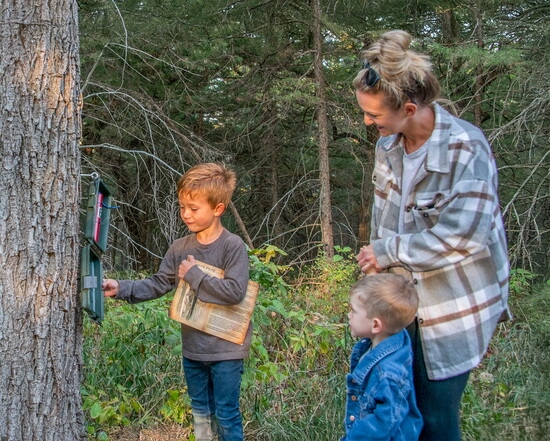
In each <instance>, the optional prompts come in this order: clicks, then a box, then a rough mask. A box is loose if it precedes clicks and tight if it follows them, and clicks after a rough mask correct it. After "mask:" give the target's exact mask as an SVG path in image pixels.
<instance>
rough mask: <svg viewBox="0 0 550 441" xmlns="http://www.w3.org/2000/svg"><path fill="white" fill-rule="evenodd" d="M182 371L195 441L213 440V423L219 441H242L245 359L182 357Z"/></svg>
mask: <svg viewBox="0 0 550 441" xmlns="http://www.w3.org/2000/svg"><path fill="white" fill-rule="evenodd" d="M183 370H184V372H185V381H186V383H187V390H188V392H189V396H190V397H191V407H192V408H193V419H194V429H195V438H196V441H210V440H212V439H213V436H214V435H213V432H214V431H213V430H212V425H213V424H214V423H216V424H215V427H216V429H217V432H218V436H219V439H220V441H242V440H243V425H242V417H241V411H240V408H239V395H240V389H241V376H242V373H243V360H226V361H195V360H189V359H188V358H185V357H183ZM214 420H215V421H214Z"/></svg>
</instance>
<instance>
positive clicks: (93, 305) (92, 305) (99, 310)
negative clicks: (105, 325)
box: [80, 245, 104, 323]
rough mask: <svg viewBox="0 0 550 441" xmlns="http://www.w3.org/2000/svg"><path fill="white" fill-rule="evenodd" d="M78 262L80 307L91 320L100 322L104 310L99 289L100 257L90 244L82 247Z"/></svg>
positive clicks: (100, 278)
mask: <svg viewBox="0 0 550 441" xmlns="http://www.w3.org/2000/svg"><path fill="white" fill-rule="evenodd" d="M80 264H81V267H80V293H81V299H82V308H83V309H84V310H85V311H86V312H87V313H88V315H89V316H90V317H91V319H92V320H94V321H96V322H97V323H101V321H102V320H103V311H104V306H103V305H104V302H103V291H102V290H101V283H102V282H103V269H102V267H101V260H100V257H99V256H98V255H97V254H96V253H95V252H94V249H93V247H92V246H91V245H86V246H85V247H84V248H82V254H81V257H80Z"/></svg>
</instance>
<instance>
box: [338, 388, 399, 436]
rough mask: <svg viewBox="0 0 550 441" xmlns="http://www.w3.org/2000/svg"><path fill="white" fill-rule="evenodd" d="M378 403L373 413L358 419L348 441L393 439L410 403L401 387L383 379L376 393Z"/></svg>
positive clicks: (348, 434) (375, 398) (348, 433)
mask: <svg viewBox="0 0 550 441" xmlns="http://www.w3.org/2000/svg"><path fill="white" fill-rule="evenodd" d="M373 398H374V401H375V402H376V403H377V404H376V407H375V408H374V411H373V413H371V414H368V415H367V416H366V417H365V418H361V419H357V420H356V421H355V422H354V423H353V425H352V426H351V428H349V429H348V431H347V433H346V437H345V440H346V441H367V440H368V441H384V440H388V439H392V437H393V435H394V434H395V431H396V430H397V429H398V427H399V425H400V424H401V422H402V421H403V420H404V419H405V418H406V416H407V414H408V413H409V403H408V401H407V399H406V397H405V396H404V394H403V391H402V390H401V387H400V386H399V385H398V384H397V383H396V382H395V381H394V380H392V379H389V378H383V379H382V380H381V381H380V384H379V385H378V387H377V388H376V391H375V392H374V397H373Z"/></svg>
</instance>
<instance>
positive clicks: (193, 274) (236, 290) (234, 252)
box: [184, 236, 249, 305]
mask: <svg viewBox="0 0 550 441" xmlns="http://www.w3.org/2000/svg"><path fill="white" fill-rule="evenodd" d="M222 259H223V262H224V264H223V267H222V269H223V270H224V278H223V279H218V278H217V277H212V276H208V275H206V274H205V273H203V272H202V271H201V270H200V269H199V268H198V267H197V266H193V267H191V268H190V269H189V271H187V274H185V277H184V280H185V281H186V282H187V283H189V285H190V286H191V288H192V289H193V290H194V291H195V292H196V293H197V296H198V298H199V299H200V300H202V301H203V302H207V303H215V304H218V305H236V304H238V303H240V302H241V301H242V300H243V299H244V297H245V295H246V289H247V286H248V278H249V269H248V265H249V263H248V254H247V252H246V247H245V245H244V242H243V241H242V240H241V239H240V238H238V237H237V236H235V238H234V239H233V240H231V241H228V243H227V246H226V247H225V249H224V252H223V256H222Z"/></svg>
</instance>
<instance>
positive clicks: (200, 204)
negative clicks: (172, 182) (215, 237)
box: [178, 193, 225, 233]
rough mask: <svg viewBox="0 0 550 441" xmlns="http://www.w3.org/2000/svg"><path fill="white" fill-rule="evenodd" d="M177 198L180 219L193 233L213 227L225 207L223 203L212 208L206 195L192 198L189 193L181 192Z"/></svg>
mask: <svg viewBox="0 0 550 441" xmlns="http://www.w3.org/2000/svg"><path fill="white" fill-rule="evenodd" d="M178 200H179V204H180V216H181V220H183V222H185V225H187V228H189V230H190V231H191V232H193V233H203V232H208V230H209V229H212V228H215V227H216V226H217V224H218V220H219V217H220V216H221V215H222V213H223V211H224V209H225V206H224V204H218V205H216V207H214V208H212V206H211V205H210V203H209V202H208V200H207V199H206V197H205V196H200V195H196V196H195V197H194V198H192V197H191V195H190V194H189V193H181V194H180V195H179V197H178Z"/></svg>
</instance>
